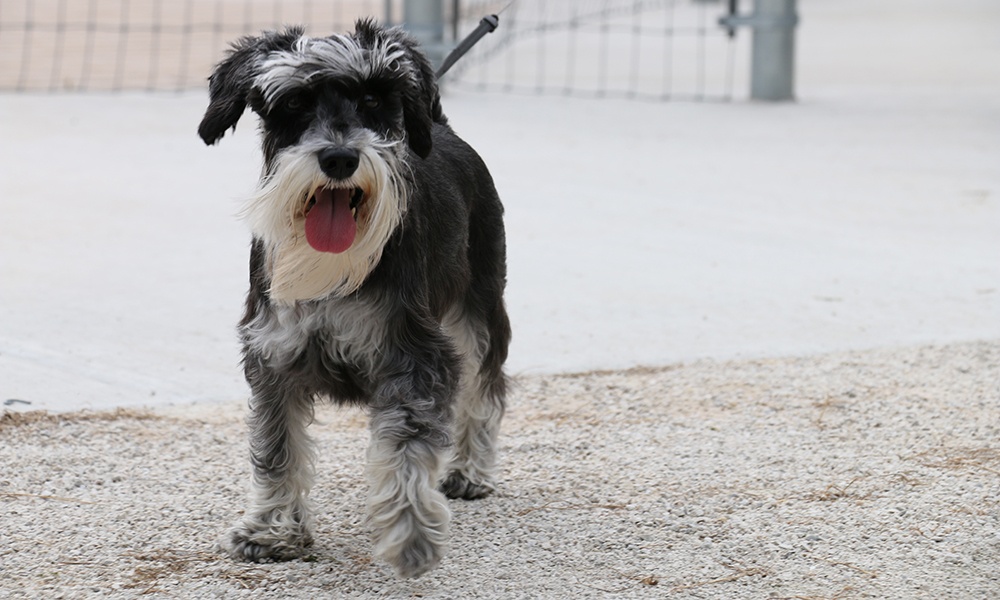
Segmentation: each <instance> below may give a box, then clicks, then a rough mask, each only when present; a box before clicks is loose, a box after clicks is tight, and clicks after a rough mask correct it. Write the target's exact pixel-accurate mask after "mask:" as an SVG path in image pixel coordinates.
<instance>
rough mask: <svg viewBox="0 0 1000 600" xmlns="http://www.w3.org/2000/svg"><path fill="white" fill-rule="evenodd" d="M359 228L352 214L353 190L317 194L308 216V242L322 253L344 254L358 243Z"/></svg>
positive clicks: (323, 190)
mask: <svg viewBox="0 0 1000 600" xmlns="http://www.w3.org/2000/svg"><path fill="white" fill-rule="evenodd" d="M357 232H358V225H357V223H355V222H354V215H352V214H351V192H350V190H328V189H319V190H316V204H314V205H313V207H312V208H311V209H309V214H307V215H306V241H307V242H309V245H310V246H312V247H313V249H314V250H318V251H320V252H333V253H335V254H337V253H340V252H343V251H345V250H347V249H348V248H350V247H351V244H353V243H354V236H355V234H357Z"/></svg>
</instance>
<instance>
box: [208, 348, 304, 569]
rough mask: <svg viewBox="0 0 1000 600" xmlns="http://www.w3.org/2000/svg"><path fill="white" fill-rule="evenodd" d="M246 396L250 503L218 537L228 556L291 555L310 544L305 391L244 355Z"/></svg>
mask: <svg viewBox="0 0 1000 600" xmlns="http://www.w3.org/2000/svg"><path fill="white" fill-rule="evenodd" d="M247 381H248V382H249V383H250V386H251V389H252V392H253V396H252V398H251V400H250V415H249V417H248V418H247V423H248V425H249V426H250V459H251V465H252V468H253V478H252V481H251V492H250V503H249V506H248V507H247V511H246V514H245V516H244V517H243V519H242V520H241V521H240V522H239V523H238V524H237V525H236V526H235V527H233V528H232V529H231V530H230V531H229V532H228V533H227V534H226V535H225V536H224V537H223V539H222V540H221V542H220V546H221V547H222V549H223V550H224V551H225V552H227V553H228V554H229V555H230V556H232V557H233V558H238V559H242V560H251V561H261V560H267V559H273V560H289V559H293V558H297V557H298V556H300V555H301V554H302V552H303V549H304V548H306V547H308V546H309V545H311V544H312V534H311V533H310V529H311V512H310V509H309V504H308V498H307V496H308V494H309V489H310V488H311V487H312V481H313V475H314V467H313V462H314V449H313V444H312V440H311V439H310V438H309V437H308V434H307V433H306V427H307V426H308V425H309V423H310V422H311V421H312V419H313V405H312V399H311V398H310V396H309V395H308V394H307V393H306V392H305V391H304V390H302V389H300V388H298V387H297V386H295V385H294V384H293V382H292V381H290V378H285V377H279V376H277V375H276V374H274V373H271V372H269V371H268V370H267V369H266V367H264V366H263V365H262V362H261V361H255V360H254V359H253V357H250V356H248V357H247Z"/></svg>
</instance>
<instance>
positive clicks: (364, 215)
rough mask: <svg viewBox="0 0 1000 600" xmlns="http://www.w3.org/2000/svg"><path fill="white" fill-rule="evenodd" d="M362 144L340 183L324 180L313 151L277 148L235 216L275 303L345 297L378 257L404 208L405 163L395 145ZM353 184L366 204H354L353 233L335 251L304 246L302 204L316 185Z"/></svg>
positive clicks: (306, 147) (359, 283)
mask: <svg viewBox="0 0 1000 600" xmlns="http://www.w3.org/2000/svg"><path fill="white" fill-rule="evenodd" d="M372 138H373V139H370V140H366V143H364V144H362V145H361V146H360V147H359V148H358V151H359V154H360V165H359V166H358V170H357V171H356V172H355V173H354V175H353V176H352V177H351V178H350V179H348V180H345V181H338V182H331V181H330V179H329V178H328V177H327V176H326V175H325V174H324V173H323V171H322V169H320V166H319V163H318V161H317V160H316V153H317V151H318V150H319V149H321V148H319V147H318V146H316V147H313V146H310V145H299V146H293V147H290V148H288V149H286V150H283V151H282V152H281V153H280V154H279V155H278V157H277V159H276V161H275V168H274V170H273V173H271V174H270V175H268V176H265V177H264V178H263V179H262V181H261V184H260V187H259V189H258V190H257V193H256V194H254V196H253V197H251V198H250V199H249V201H248V202H247V203H246V205H245V206H244V208H243V211H242V215H243V217H244V219H245V220H246V222H247V224H248V225H249V226H250V230H251V231H252V232H253V234H254V236H256V237H258V238H260V239H261V240H263V241H264V244H265V246H266V248H267V270H268V275H269V277H270V280H271V287H270V290H269V294H270V297H271V300H272V301H274V302H277V303H283V304H292V303H294V302H296V301H299V300H318V299H320V298H325V297H327V296H330V295H335V296H344V295H347V294H350V293H352V292H354V291H355V290H357V289H358V288H359V287H361V284H362V283H364V281H365V279H366V278H367V277H368V274H369V273H371V271H372V269H374V268H375V266H376V265H377V264H378V262H379V259H381V257H382V249H383V248H384V247H385V244H386V242H387V241H388V240H389V237H390V236H391V235H392V233H393V231H395V230H396V227H398V226H399V224H400V222H401V221H402V218H403V213H404V211H405V210H406V206H405V198H406V183H405V181H404V180H403V178H402V177H401V175H400V169H405V168H406V166H405V163H404V162H403V161H402V159H400V158H399V157H398V155H397V154H396V152H397V148H396V144H397V143H398V142H397V143H387V142H385V141H381V140H377V139H374V136H372ZM329 184H335V185H336V186H337V187H358V188H361V189H362V190H363V191H364V194H365V201H364V202H363V203H362V204H361V205H360V206H359V207H358V218H357V220H358V233H357V236H356V238H355V240H354V243H353V244H351V247H350V248H348V249H347V250H346V251H344V252H341V253H339V254H333V253H330V252H319V251H317V250H314V249H313V248H312V246H310V245H309V243H308V242H307V241H306V234H305V207H306V202H307V201H308V199H309V198H310V197H311V196H312V195H313V193H314V192H315V190H316V189H317V188H319V187H322V186H325V185H329Z"/></svg>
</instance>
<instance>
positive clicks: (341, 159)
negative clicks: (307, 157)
mask: <svg viewBox="0 0 1000 600" xmlns="http://www.w3.org/2000/svg"><path fill="white" fill-rule="evenodd" d="M359 162H360V159H359V158H358V151H357V150H352V149H351V148H327V149H326V150H323V151H322V152H320V153H319V168H321V169H323V172H324V173H326V174H327V175H329V176H330V178H331V179H347V178H348V177H350V176H351V175H353V174H354V172H355V171H357V170H358V163H359Z"/></svg>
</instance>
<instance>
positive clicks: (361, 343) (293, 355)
mask: <svg viewBox="0 0 1000 600" xmlns="http://www.w3.org/2000/svg"><path fill="white" fill-rule="evenodd" d="M386 320H387V314H386V311H385V310H384V309H383V308H382V307H381V306H380V305H379V303H375V302H367V301H361V300H357V299H355V298H345V299H331V300H325V301H322V302H313V303H308V304H299V305H295V306H277V307H274V309H273V310H272V311H270V312H269V313H268V314H265V315H261V316H259V317H258V318H257V319H255V320H254V321H253V322H252V323H250V325H249V326H248V327H246V328H245V329H244V336H245V338H244V339H245V340H246V342H247V344H248V345H249V346H250V347H251V348H253V349H254V350H255V351H257V352H259V353H260V354H261V355H262V356H264V357H265V358H266V360H268V361H269V362H270V363H271V365H272V366H273V367H276V368H279V369H282V368H284V369H287V368H290V367H291V366H292V365H294V364H296V363H300V364H301V363H303V360H304V359H305V363H306V364H309V365H312V366H313V367H314V368H316V369H335V370H341V371H345V372H349V373H350V374H351V375H352V377H353V378H359V377H360V378H362V379H369V378H370V376H371V374H372V373H374V372H375V371H377V369H378V365H379V363H380V357H381V356H382V351H383V349H384V348H385V346H386V343H387V339H386V331H387V327H386Z"/></svg>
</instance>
